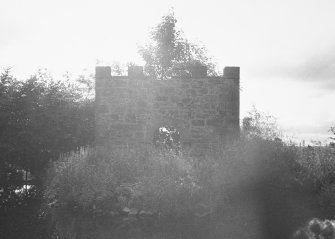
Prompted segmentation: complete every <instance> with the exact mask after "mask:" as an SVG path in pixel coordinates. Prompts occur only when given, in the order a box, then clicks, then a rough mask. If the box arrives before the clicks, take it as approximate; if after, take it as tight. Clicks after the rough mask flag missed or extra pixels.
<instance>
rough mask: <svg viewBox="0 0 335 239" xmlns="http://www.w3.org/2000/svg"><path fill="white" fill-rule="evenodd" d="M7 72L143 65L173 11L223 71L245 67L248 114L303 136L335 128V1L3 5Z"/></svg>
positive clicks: (34, 1)
mask: <svg viewBox="0 0 335 239" xmlns="http://www.w3.org/2000/svg"><path fill="white" fill-rule="evenodd" d="M0 6H1V7H0V67H3V68H4V67H9V66H11V67H12V71H13V73H14V75H15V76H17V77H18V78H22V79H24V78H26V77H28V76H29V75H31V74H34V73H36V71H37V69H39V68H47V69H48V70H49V71H50V72H51V73H52V74H53V75H54V76H55V77H60V76H62V75H63V74H64V73H65V72H66V71H69V72H70V73H71V74H72V75H76V74H79V73H81V72H82V71H83V69H85V68H86V69H87V71H88V72H93V71H94V67H95V65H96V63H97V60H99V61H100V62H101V61H102V62H103V64H112V63H113V62H114V61H119V62H121V63H126V62H129V61H132V62H135V63H137V64H143V62H142V60H141V58H140V56H139V55H138V54H137V50H138V46H139V45H143V44H145V42H147V40H148V36H149V31H150V29H151V27H153V26H155V25H156V24H157V23H159V22H160V20H161V17H162V16H163V15H165V14H167V13H168V12H169V9H171V8H172V7H173V9H174V11H175V16H176V19H177V20H178V22H177V27H179V28H180V29H182V30H183V31H184V33H185V36H186V38H188V39H189V40H190V41H192V42H202V43H203V44H204V45H205V46H207V48H208V50H209V54H210V55H211V56H213V57H214V60H215V62H216V63H217V65H218V69H220V70H221V71H222V68H223V67H224V66H240V67H241V87H242V92H241V117H243V116H245V115H246V112H247V111H249V110H250V109H251V107H252V105H255V106H256V108H258V109H259V110H261V111H266V112H268V113H269V114H271V115H274V116H275V117H277V119H278V122H279V125H280V126H281V127H282V129H283V130H284V132H286V133H287V134H289V135H291V136H292V137H294V138H295V139H297V140H298V141H299V140H302V139H306V140H307V141H308V140H310V139H316V140H322V141H323V140H326V139H327V137H328V136H329V135H330V134H329V133H328V132H327V131H328V130H329V127H330V126H334V125H335V111H334V102H335V79H334V78H335V77H334V76H335V14H334V12H335V1H333V0H304V1H300V0H281V1H269V0H254V1H248V0H245V1H242V0H240V1H236V0H234V1H223V0H217V1H216V0H207V1H194V0H193V1H192V0H187V1H176V0H175V1H173V0H164V1H158V0H142V1H135V0H133V1H130V0H128V1H127V0H122V1H107V0H106V1H104V0H95V1H83V0H81V1H69V0H66V1H65V0H58V1H47V0H31V1H18V0H16V1H15V0H10V1H9V0H8V1H6V0H0Z"/></svg>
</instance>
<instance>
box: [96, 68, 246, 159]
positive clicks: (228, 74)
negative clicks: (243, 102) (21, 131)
mask: <svg viewBox="0 0 335 239" xmlns="http://www.w3.org/2000/svg"><path fill="white" fill-rule="evenodd" d="M141 70H142V68H141V67H135V68H134V67H133V68H130V69H128V76H112V75H111V68H110V67H100V66H99V67H96V75H95V80H96V85H95V89H96V96H95V97H96V98H95V101H96V102H95V104H96V107H95V127H96V129H95V133H96V144H97V145H100V146H102V145H107V146H115V145H132V144H143V143H144V144H147V143H152V141H153V135H154V132H155V131H156V130H157V129H158V128H160V127H162V126H171V127H174V128H176V129H177V130H178V131H179V133H180V141H181V144H182V147H183V148H189V149H190V150H191V151H192V152H193V153H194V154H198V153H200V152H205V151H206V150H208V149H209V148H210V147H211V146H213V145H216V144H217V142H223V143H226V142H228V141H231V140H233V139H234V138H236V137H237V136H238V134H239V130H240V129H239V111H240V109H239V108H240V107H239V105H240V87H239V82H240V80H239V78H240V68H239V67H225V68H224V74H223V76H219V77H209V76H206V74H202V73H201V71H200V73H199V74H198V75H199V77H192V78H183V79H170V80H156V79H150V78H148V77H145V76H144V75H143V73H142V71H141ZM202 72H203V71H202Z"/></svg>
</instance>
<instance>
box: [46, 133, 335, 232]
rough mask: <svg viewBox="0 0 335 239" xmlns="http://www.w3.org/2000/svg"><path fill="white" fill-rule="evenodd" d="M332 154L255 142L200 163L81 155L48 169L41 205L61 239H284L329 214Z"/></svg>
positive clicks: (163, 153)
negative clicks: (311, 220)
mask: <svg viewBox="0 0 335 239" xmlns="http://www.w3.org/2000/svg"><path fill="white" fill-rule="evenodd" d="M332 152H333V151H331V150H330V149H328V148H321V147H320V148H314V149H311V148H299V147H296V146H294V145H288V144H285V143H283V142H282V141H280V140H278V139H276V140H267V139H262V138H261V137H258V136H257V137H250V136H248V137H245V138H243V137H241V139H240V140H238V141H236V142H235V143H234V144H231V145H228V146H225V147H222V148H217V150H216V151H215V152H211V153H210V154H208V155H207V156H205V157H203V158H192V157H188V156H187V155H184V154H183V153H179V154H178V155H177V154H176V153H174V151H173V150H162V149H160V150H158V149H156V148H151V147H150V148H148V147H147V148H126V149H125V148H123V149H121V148H119V149H113V150H109V149H102V150H101V149H99V150H95V149H93V148H89V149H85V150H82V151H80V152H77V153H72V154H68V155H65V156H64V157H63V158H62V159H61V160H60V161H59V162H57V163H55V165H54V166H53V168H52V170H50V180H49V183H48V186H47V190H46V192H45V197H46V199H47V203H48V205H49V212H50V213H51V215H52V217H53V219H54V221H55V222H56V227H57V231H58V233H59V234H61V235H67V236H64V237H65V238H73V235H79V234H80V235H81V238H90V237H95V238H107V237H109V238H110V237H112V238H113V237H115V238H122V237H125V238H129V237H134V238H154V237H155V236H156V237H158V238H179V237H181V235H183V236H182V238H204V237H206V238H222V235H226V236H228V237H229V238H269V237H271V238H288V237H289V236H290V235H292V233H293V232H294V231H295V230H296V228H298V227H299V226H300V225H302V223H303V222H305V221H306V220H307V219H309V218H312V217H325V216H327V215H329V212H331V213H333V212H334V211H333V210H334V209H333V204H332V201H333V198H334V197H333V195H334V186H333V181H332V178H333V176H332V175H333V170H332V169H333V168H334V163H333V162H334V161H333V160H332V159H333V154H332ZM279 225H280V226H279ZM126 230H127V231H128V232H127V233H126ZM70 232H71V233H70ZM101 234H104V235H105V236H103V235H101ZM157 235H160V236H157ZM85 236H86V237H85Z"/></svg>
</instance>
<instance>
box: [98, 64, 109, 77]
mask: <svg viewBox="0 0 335 239" xmlns="http://www.w3.org/2000/svg"><path fill="white" fill-rule="evenodd" d="M110 77H111V67H110V66H97V67H96V68H95V78H96V79H102V78H110Z"/></svg>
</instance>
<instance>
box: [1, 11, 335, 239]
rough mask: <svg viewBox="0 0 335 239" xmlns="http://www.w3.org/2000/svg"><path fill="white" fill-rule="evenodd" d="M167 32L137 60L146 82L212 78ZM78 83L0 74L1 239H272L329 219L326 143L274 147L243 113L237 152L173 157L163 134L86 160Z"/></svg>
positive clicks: (87, 84) (191, 49) (270, 122)
mask: <svg viewBox="0 0 335 239" xmlns="http://www.w3.org/2000/svg"><path fill="white" fill-rule="evenodd" d="M175 24H176V19H175V18H174V15H173V14H170V15H168V16H165V17H163V20H162V23H161V24H159V25H158V26H157V27H156V28H155V29H154V30H153V32H152V42H151V43H150V44H148V45H147V46H145V47H143V48H141V49H140V53H141V54H142V56H143V58H144V60H145V61H146V66H145V71H146V73H147V74H149V75H151V76H153V77H158V78H159V79H169V78H171V77H174V76H178V77H184V76H186V77H190V76H192V74H193V73H194V72H193V70H194V69H195V68H197V67H198V66H200V65H206V66H207V67H208V69H209V71H210V73H211V74H215V72H214V65H213V64H212V63H211V62H210V59H209V58H207V57H206V52H205V51H204V50H205V49H204V48H202V47H199V46H197V45H192V44H190V43H188V41H187V40H186V39H185V38H183V37H182V33H181V32H180V31H178V30H176V28H175ZM113 68H114V69H113V71H115V72H116V73H117V74H122V69H121V68H120V67H119V66H117V65H116V66H114V67H113ZM77 83H78V84H74V83H73V82H71V81H70V79H69V78H67V79H65V80H63V81H54V80H53V79H52V78H50V76H48V75H47V74H45V73H43V72H39V73H38V74H36V76H33V77H31V78H29V79H28V80H27V81H19V80H17V79H15V78H14V77H13V76H11V74H10V71H8V70H7V71H4V72H3V73H2V75H1V81H0V111H1V114H0V238H34V239H35V238H52V239H56V238H57V239H72V238H81V239H85V238H87V239H88V238H97V239H105V238H106V239H107V238H183V239H185V238H257V239H258V238H272V239H276V238H278V239H279V238H280V239H281V238H289V237H290V236H292V235H293V233H294V232H295V231H296V229H297V228H299V227H300V226H301V225H303V224H304V223H305V222H306V221H307V220H309V219H310V218H314V217H318V218H328V219H334V215H335V203H334V201H335V171H334V169H335V148H334V146H333V145H332V144H330V145H327V146H313V147H312V146H308V147H298V146H296V145H294V144H292V143H287V142H284V141H283V140H282V139H281V138H282V135H281V134H280V132H279V131H278V128H277V125H276V122H275V120H274V118H273V117H271V116H267V115H266V114H263V113H260V112H258V111H257V110H255V109H253V110H252V111H251V112H250V115H248V117H246V118H245V119H244V120H243V130H242V132H241V137H240V138H239V139H238V140H237V141H235V142H234V143H232V144H230V145H226V146H225V147H213V148H215V150H213V151H212V152H209V153H208V154H207V155H206V156H204V157H202V158H195V157H191V156H189V155H187V154H186V153H185V152H183V151H182V149H181V146H180V139H179V133H178V131H176V129H174V128H173V127H171V126H164V127H161V128H159V129H158V130H157V132H156V135H155V138H154V142H153V145H152V146H148V147H142V148H108V149H106V148H104V149H101V148H100V149H95V148H94V147H93V146H92V145H93V136H94V132H93V125H94V107H93V94H92V90H93V87H94V86H93V85H92V81H90V80H89V79H87V78H86V77H84V76H81V77H80V78H79V79H78V82H77ZM330 132H331V133H332V134H335V130H334V128H331V129H330ZM333 137H334V136H333ZM330 225H331V226H330ZM333 228H334V227H333V221H321V220H319V219H313V220H312V221H310V222H309V224H308V226H307V227H304V228H302V229H300V230H298V231H297V232H296V233H295V234H294V237H296V238H334V229H333Z"/></svg>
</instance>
